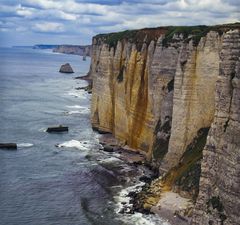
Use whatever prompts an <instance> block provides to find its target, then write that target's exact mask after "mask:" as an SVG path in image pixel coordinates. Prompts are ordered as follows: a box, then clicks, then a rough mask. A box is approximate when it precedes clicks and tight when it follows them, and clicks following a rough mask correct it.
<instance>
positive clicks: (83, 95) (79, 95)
mask: <svg viewBox="0 0 240 225" xmlns="http://www.w3.org/2000/svg"><path fill="white" fill-rule="evenodd" d="M68 95H70V96H73V97H76V98H81V99H85V98H86V93H85V92H81V91H77V90H72V91H69V92H68Z"/></svg>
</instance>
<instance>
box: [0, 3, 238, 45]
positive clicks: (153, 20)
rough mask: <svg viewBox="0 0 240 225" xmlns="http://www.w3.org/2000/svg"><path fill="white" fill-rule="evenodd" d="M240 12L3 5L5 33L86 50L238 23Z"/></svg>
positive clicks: (0, 17)
mask: <svg viewBox="0 0 240 225" xmlns="http://www.w3.org/2000/svg"><path fill="white" fill-rule="evenodd" d="M19 2H20V3H21V4H19ZM239 8H240V1H239V0H214V1H212V0H11V1H9V0H1V6H0V21H1V22H0V28H1V31H2V32H3V31H4V34H5V35H7V34H8V32H9V34H10V33H14V32H15V33H17V34H19V35H20V34H21V36H24V35H25V36H26V40H27V39H28V40H29V42H34V40H37V39H38V38H40V37H42V38H45V39H46V40H56V37H55V35H58V36H59V38H61V39H62V40H65V41H66V43H69V44H80V43H86V42H88V43H90V41H91V37H92V36H93V35H96V34H97V33H106V32H114V31H119V30H124V29H137V28H143V27H156V26H165V25H198V24H206V25H213V24H222V23H229V22H237V21H239V20H240V10H239ZM1 31H0V32H1ZM40 33H41V34H43V33H44V35H40ZM30 34H31V35H30ZM32 37H35V38H32ZM51 37H54V38H55V39H54V38H53V39H51ZM31 38H32V39H31ZM6 40H8V39H7V38H6ZM26 40H25V41H26ZM68 40H69V42H68ZM74 40H75V41H74ZM9 41H10V38H9ZM42 42H45V40H44V39H43V40H42ZM71 42H72V43H71Z"/></svg>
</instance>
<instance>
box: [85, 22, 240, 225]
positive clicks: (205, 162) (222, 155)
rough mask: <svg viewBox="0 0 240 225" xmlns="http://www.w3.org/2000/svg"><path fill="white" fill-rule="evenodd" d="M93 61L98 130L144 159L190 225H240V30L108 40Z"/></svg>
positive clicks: (137, 34)
mask: <svg viewBox="0 0 240 225" xmlns="http://www.w3.org/2000/svg"><path fill="white" fill-rule="evenodd" d="M91 60H92V61H91V67H90V71H89V74H90V76H91V77H92V79H93V88H92V105H91V121H92V126H93V127H94V128H95V129H97V130H100V131H102V132H110V133H112V134H113V135H114V136H115V137H116V138H117V139H118V140H119V141H120V143H122V144H123V145H128V146H129V147H130V148H134V149H138V150H140V151H141V152H145V154H146V156H147V158H148V160H149V161H150V162H151V164H152V165H153V166H154V167H157V168H159V171H160V175H161V178H159V179H158V180H157V181H155V182H154V185H155V186H158V185H159V186H161V187H162V190H165V191H170V190H171V191H174V192H177V193H179V194H180V195H181V196H184V197H188V198H191V199H192V200H193V201H194V203H195V206H194V209H193V213H192V224H195V225H205V224H206V225H207V224H211V225H215V224H216V225H217V224H224V225H236V224H240V217H239V210H240V192H239V187H240V179H239V174H240V166H239V165H240V163H239V153H240V138H239V137H240V126H239V123H240V24H239V23H235V24H226V25H218V26H212V27H207V26H195V27H160V28H153V29H142V30H133V31H124V32H120V33H111V34H101V35H97V36H95V37H94V38H93V45H92V59H91ZM153 190H154V188H153ZM155 197H156V198H157V195H156V196H155ZM159 198H160V196H159ZM153 202H154V201H153Z"/></svg>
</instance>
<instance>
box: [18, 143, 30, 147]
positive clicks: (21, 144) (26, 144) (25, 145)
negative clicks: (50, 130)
mask: <svg viewBox="0 0 240 225" xmlns="http://www.w3.org/2000/svg"><path fill="white" fill-rule="evenodd" d="M32 146H33V144H31V143H19V144H17V147H19V148H30V147H32Z"/></svg>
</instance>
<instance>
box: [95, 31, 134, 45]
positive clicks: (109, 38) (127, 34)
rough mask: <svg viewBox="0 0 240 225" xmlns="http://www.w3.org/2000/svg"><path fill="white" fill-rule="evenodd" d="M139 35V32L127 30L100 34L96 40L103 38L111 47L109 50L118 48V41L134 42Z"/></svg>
mask: <svg viewBox="0 0 240 225" xmlns="http://www.w3.org/2000/svg"><path fill="white" fill-rule="evenodd" d="M136 33H137V30H125V31H121V32H117V33H110V34H99V35H97V36H96V38H102V40H103V41H104V42H105V43H106V44H108V45H109V48H112V47H114V48H115V47H116V46H117V43H118V41H121V40H123V39H127V40H130V41H131V40H132V39H133V38H134V37H135V35H136Z"/></svg>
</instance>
